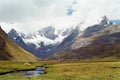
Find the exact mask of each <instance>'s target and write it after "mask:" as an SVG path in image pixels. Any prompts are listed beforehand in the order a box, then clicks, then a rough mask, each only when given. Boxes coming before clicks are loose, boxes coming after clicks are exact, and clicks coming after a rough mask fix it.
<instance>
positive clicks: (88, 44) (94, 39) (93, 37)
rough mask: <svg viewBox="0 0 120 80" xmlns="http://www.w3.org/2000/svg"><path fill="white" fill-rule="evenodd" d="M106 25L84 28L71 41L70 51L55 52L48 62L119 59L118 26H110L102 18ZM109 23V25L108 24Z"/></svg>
mask: <svg viewBox="0 0 120 80" xmlns="http://www.w3.org/2000/svg"><path fill="white" fill-rule="evenodd" d="M103 19H104V21H105V22H108V23H106V24H101V22H100V24H95V25H93V26H90V27H88V28H86V29H85V30H84V31H83V32H82V34H81V35H79V36H77V38H75V39H74V40H73V41H72V44H71V45H70V46H72V49H68V50H65V51H61V52H56V53H54V54H53V55H51V56H49V57H48V58H47V59H48V60H94V59H95V60H96V59H111V60H115V59H119V57H120V53H119V52H120V49H119V47H120V25H118V24H112V23H111V22H109V21H107V20H108V19H106V18H103ZM102 21H103V20H102ZM109 23H110V24H109Z"/></svg>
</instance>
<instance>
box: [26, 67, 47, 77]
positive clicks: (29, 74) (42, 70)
mask: <svg viewBox="0 0 120 80" xmlns="http://www.w3.org/2000/svg"><path fill="white" fill-rule="evenodd" d="M41 74H45V68H44V67H37V69H36V70H34V71H27V72H25V73H24V76H26V77H33V76H39V75H41Z"/></svg>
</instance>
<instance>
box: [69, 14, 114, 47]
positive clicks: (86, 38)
mask: <svg viewBox="0 0 120 80" xmlns="http://www.w3.org/2000/svg"><path fill="white" fill-rule="evenodd" d="M110 25H113V23H112V22H111V21H110V20H109V19H108V18H107V17H106V16H103V17H101V18H100V19H99V20H98V23H97V24H94V25H91V26H88V28H86V29H85V30H84V31H83V32H82V33H81V35H79V36H78V37H77V38H76V39H74V40H73V42H72V45H71V48H72V49H77V48H80V47H84V46H87V45H90V44H91V41H92V40H93V38H92V37H93V36H96V35H97V34H98V33H99V32H100V31H102V30H104V29H105V28H107V27H110Z"/></svg>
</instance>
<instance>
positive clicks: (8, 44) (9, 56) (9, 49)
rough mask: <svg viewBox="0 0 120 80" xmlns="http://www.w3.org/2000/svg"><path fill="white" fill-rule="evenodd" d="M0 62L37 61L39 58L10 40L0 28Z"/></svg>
mask: <svg viewBox="0 0 120 80" xmlns="http://www.w3.org/2000/svg"><path fill="white" fill-rule="evenodd" d="M12 31H13V32H14V30H12ZM13 36H16V34H13ZM14 39H15V37H14ZM0 60H12V61H14V60H15V61H37V58H36V57H35V56H33V55H32V54H31V53H29V52H27V51H25V50H24V49H23V48H21V47H20V46H18V45H17V44H16V43H14V42H13V41H12V40H11V39H9V38H8V36H7V34H6V33H5V32H4V31H3V30H2V29H1V27H0Z"/></svg>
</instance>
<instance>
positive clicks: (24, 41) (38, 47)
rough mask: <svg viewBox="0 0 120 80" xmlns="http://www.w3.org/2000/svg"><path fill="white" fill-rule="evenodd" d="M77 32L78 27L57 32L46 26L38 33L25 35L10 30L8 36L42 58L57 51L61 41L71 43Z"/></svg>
mask: <svg viewBox="0 0 120 80" xmlns="http://www.w3.org/2000/svg"><path fill="white" fill-rule="evenodd" d="M77 30H78V31H79V28H78V27H76V28H74V27H71V28H68V29H65V30H57V29H55V28H54V27H52V26H48V27H45V28H42V29H41V30H38V32H35V33H30V34H28V35H25V34H24V33H19V32H17V31H16V30H15V29H11V31H10V32H9V33H8V36H9V37H10V38H12V39H13V40H14V41H15V42H16V43H18V44H19V45H20V46H21V47H23V48H24V49H26V50H28V51H30V52H32V53H33V54H34V55H36V56H38V57H40V58H43V57H46V56H49V55H50V54H52V53H54V52H55V51H57V50H56V48H55V47H56V46H58V45H59V44H61V43H62V42H63V40H64V42H65V41H71V40H72V39H73V38H75V37H76V36H77V35H78V34H79V33H78V32H76V31H77ZM75 33H77V34H75ZM65 39H66V40H65ZM68 39H69V40H68Z"/></svg>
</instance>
